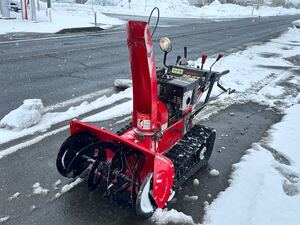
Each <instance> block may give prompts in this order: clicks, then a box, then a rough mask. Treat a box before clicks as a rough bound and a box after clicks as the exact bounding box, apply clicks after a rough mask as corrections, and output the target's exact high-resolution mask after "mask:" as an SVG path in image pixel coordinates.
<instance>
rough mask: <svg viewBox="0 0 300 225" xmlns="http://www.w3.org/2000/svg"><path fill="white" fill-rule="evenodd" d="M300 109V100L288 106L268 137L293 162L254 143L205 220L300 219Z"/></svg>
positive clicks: (273, 222)
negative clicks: (281, 159) (282, 160)
mask: <svg viewBox="0 0 300 225" xmlns="http://www.w3.org/2000/svg"><path fill="white" fill-rule="evenodd" d="M299 112H300V104H297V105H294V106H292V107H291V108H289V109H287V110H286V113H287V115H286V116H284V118H283V120H282V121H281V122H279V123H277V124H275V125H273V126H272V129H271V130H270V131H269V134H270V135H269V140H267V141H266V144H267V145H269V146H270V147H272V148H273V149H274V150H275V151H277V152H278V153H279V154H282V156H283V157H285V158H287V159H289V161H290V165H287V164H284V163H283V162H281V161H280V160H279V159H278V158H276V157H275V156H274V155H272V154H271V153H270V152H269V151H268V150H266V149H265V148H263V147H262V146H260V144H256V145H254V146H253V149H250V150H248V152H247V153H248V154H247V155H245V156H244V157H243V158H242V160H241V162H239V163H237V164H236V165H234V169H235V171H234V172H233V174H232V175H231V177H232V179H233V181H232V182H231V185H230V187H228V188H227V189H226V190H225V192H223V193H221V194H220V195H219V197H218V198H217V199H216V200H215V201H214V202H213V203H212V204H211V205H210V207H209V208H208V210H207V214H206V217H205V223H204V224H207V225H208V224H209V225H213V224H216V225H222V224H232V225H236V224H249V223H251V224H253V225H256V224H257V225H260V224H264V225H277V224H296V223H297V222H296V221H299V220H300V207H299V203H300V194H299V193H300V155H299V151H298V150H299V148H298V145H299V138H300V120H299ZM250 187H251V188H250ZM224 206H226V207H224Z"/></svg>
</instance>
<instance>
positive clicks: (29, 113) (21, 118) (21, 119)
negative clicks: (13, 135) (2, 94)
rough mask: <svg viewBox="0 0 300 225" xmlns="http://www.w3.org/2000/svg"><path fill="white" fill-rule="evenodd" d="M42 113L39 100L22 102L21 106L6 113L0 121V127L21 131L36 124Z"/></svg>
mask: <svg viewBox="0 0 300 225" xmlns="http://www.w3.org/2000/svg"><path fill="white" fill-rule="evenodd" d="M43 112H44V106H43V103H42V100H41V99H27V100H24V102H23V105H21V106H20V107H19V108H17V109H15V110H13V111H11V112H10V113H8V114H7V115H6V116H5V117H3V119H2V120H1V121H0V127H2V128H8V129H17V130H22V129H25V128H28V127H31V126H33V125H35V124H37V123H38V122H39V121H40V120H41V118H42V114H43Z"/></svg>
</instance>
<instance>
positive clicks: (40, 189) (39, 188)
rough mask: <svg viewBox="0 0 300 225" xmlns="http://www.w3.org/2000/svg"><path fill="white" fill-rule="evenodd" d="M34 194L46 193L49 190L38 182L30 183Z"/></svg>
mask: <svg viewBox="0 0 300 225" xmlns="http://www.w3.org/2000/svg"><path fill="white" fill-rule="evenodd" d="M32 188H33V194H34V195H47V194H48V192H49V191H50V190H48V189H46V188H43V187H42V186H41V184H40V183H39V182H36V183H34V184H33V185H32Z"/></svg>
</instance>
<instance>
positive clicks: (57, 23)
mask: <svg viewBox="0 0 300 225" xmlns="http://www.w3.org/2000/svg"><path fill="white" fill-rule="evenodd" d="M40 4H41V8H42V10H41V11H37V21H23V20H22V16H21V12H18V13H16V12H11V17H14V18H16V19H12V20H3V19H0V34H5V33H11V32H38V33H54V32H58V31H60V30H62V29H66V28H74V27H93V26H94V21H95V19H94V13H95V12H96V13H97V26H100V27H102V28H104V29H105V28H108V27H111V26H113V25H120V24H123V23H125V22H124V21H122V20H120V19H117V18H113V17H110V16H106V15H104V14H102V13H101V12H99V10H97V9H93V8H92V7H91V6H90V5H82V4H68V3H66V4H61V3H53V4H52V22H50V20H49V17H47V16H46V11H45V8H46V5H45V4H44V3H42V2H40Z"/></svg>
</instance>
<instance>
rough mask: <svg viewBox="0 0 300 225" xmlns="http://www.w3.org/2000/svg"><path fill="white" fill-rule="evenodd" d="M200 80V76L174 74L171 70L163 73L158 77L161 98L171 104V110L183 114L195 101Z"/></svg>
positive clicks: (178, 114) (179, 114)
mask: <svg viewBox="0 0 300 225" xmlns="http://www.w3.org/2000/svg"><path fill="white" fill-rule="evenodd" d="M173 69H174V68H173ZM200 80H201V78H200V77H198V76H183V75H179V74H178V75H174V74H170V72H169V71H168V72H167V74H161V75H159V77H158V86H159V94H158V96H159V99H161V100H162V101H163V102H165V103H166V104H167V105H168V106H169V110H170V111H174V113H175V114H176V115H177V116H182V115H183V113H184V112H185V111H186V110H187V109H188V108H189V106H190V105H193V104H194V103H195V99H196V98H195V96H196V93H197V89H198V87H199V82H200ZM174 113H173V114H174Z"/></svg>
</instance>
